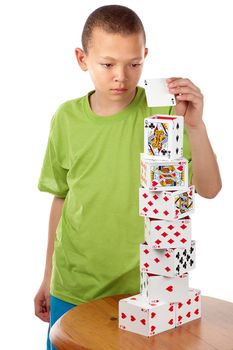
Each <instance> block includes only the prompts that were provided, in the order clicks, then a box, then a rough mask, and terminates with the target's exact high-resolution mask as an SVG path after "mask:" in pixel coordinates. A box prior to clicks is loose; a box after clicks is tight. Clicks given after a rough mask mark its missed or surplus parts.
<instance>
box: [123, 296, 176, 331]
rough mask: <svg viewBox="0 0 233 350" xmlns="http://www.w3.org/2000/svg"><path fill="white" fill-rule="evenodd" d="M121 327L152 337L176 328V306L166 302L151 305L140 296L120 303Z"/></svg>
mask: <svg viewBox="0 0 233 350" xmlns="http://www.w3.org/2000/svg"><path fill="white" fill-rule="evenodd" d="M119 327H120V328H121V329H123V330H126V331H130V332H134V333H137V334H141V335H145V336H152V335H155V334H158V333H161V332H164V331H167V330H169V329H172V328H174V327H175V306H174V305H171V304H169V303H165V302H158V303H155V304H149V303H148V302H147V301H146V300H145V299H144V298H143V297H142V296H141V295H140V294H138V295H135V296H132V297H128V298H125V299H121V300H120V301H119Z"/></svg>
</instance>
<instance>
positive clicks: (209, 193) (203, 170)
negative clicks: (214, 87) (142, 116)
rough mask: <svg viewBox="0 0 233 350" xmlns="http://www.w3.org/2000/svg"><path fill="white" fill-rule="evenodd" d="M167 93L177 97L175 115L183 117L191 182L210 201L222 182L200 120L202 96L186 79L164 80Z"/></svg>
mask: <svg viewBox="0 0 233 350" xmlns="http://www.w3.org/2000/svg"><path fill="white" fill-rule="evenodd" d="M167 83H168V88H169V92H170V93H172V94H175V95H176V107H175V110H176V114H177V115H183V116H184V123H185V127H186V129H187V131H188V136H189V142H190V146H191V152H192V169H193V178H192V183H193V184H194V185H195V187H196V190H197V192H198V194H200V195H201V196H202V197H206V198H213V197H215V196H216V195H217V194H218V192H219V191H220V190H221V187H222V183H221V177H220V172H219V168H218V163H217V160H216V157H215V155H214V152H213V150H212V147H211V144H210V141H209V138H208V135H207V131H206V127H205V124H204V122H203V120H202V114H203V95H202V93H201V91H200V89H199V88H198V87H197V86H195V85H194V84H193V83H192V82H191V81H190V80H189V79H182V78H170V79H167Z"/></svg>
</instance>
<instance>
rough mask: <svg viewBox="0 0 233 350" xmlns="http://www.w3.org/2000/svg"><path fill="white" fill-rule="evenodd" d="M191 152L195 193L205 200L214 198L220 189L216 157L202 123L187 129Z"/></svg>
mask: <svg viewBox="0 0 233 350" xmlns="http://www.w3.org/2000/svg"><path fill="white" fill-rule="evenodd" d="M187 131H188V135H189V142H190V146H191V151H192V168H193V177H192V183H193V184H194V185H195V188H196V191H197V193H199V194H200V195H201V196H203V197H206V198H213V197H215V196H216V195H217V194H218V192H219V191H220V189H221V187H222V183H221V177H220V172H219V167H218V163H217V160H216V156H215V154H214V152H213V150H212V147H211V144H210V141H209V138H208V135H207V130H206V127H205V124H204V123H201V124H200V125H199V126H198V127H196V128H188V127H187Z"/></svg>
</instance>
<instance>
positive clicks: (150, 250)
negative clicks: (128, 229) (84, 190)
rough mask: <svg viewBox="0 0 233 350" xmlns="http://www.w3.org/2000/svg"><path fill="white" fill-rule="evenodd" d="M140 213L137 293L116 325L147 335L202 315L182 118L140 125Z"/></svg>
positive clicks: (126, 302) (148, 120)
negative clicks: (194, 274) (193, 274)
mask: <svg viewBox="0 0 233 350" xmlns="http://www.w3.org/2000/svg"><path fill="white" fill-rule="evenodd" d="M140 167H141V188H140V189H139V214H140V215H141V216H143V217H144V221H145V232H144V233H145V242H143V243H141V245H140V276H141V281H140V282H141V283H140V284H141V289H140V294H138V295H135V296H131V297H129V298H125V299H121V300H120V301H119V327H120V328H121V329H124V330H128V331H131V332H135V333H138V334H142V335H146V336H152V335H155V334H158V333H160V332H163V331H166V330H169V329H172V328H174V327H178V326H180V325H182V324H184V323H186V322H189V321H192V320H194V319H197V318H199V317H200V316H201V309H200V306H201V305H200V303H201V300H200V291H199V290H196V289H191V288H189V281H188V278H189V276H188V273H189V271H190V270H192V269H193V268H194V267H195V260H196V259H195V253H196V244H195V241H194V240H191V218H190V216H189V215H190V214H191V213H192V212H193V209H194V192H195V190H194V186H193V185H191V186H188V161H187V160H186V159H185V158H183V117H182V116H168V115H155V116H152V117H149V118H146V119H145V122H144V153H143V154H141V162H140Z"/></svg>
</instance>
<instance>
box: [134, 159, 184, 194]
mask: <svg viewBox="0 0 233 350" xmlns="http://www.w3.org/2000/svg"><path fill="white" fill-rule="evenodd" d="M140 166H141V176H140V180H141V185H142V186H143V187H145V188H147V189H149V190H151V191H166V190H174V191H175V190H182V189H184V188H185V187H188V161H187V159H185V158H182V159H180V160H173V161H166V160H158V159H148V158H147V156H146V155H145V154H144V153H141V162H140Z"/></svg>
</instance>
